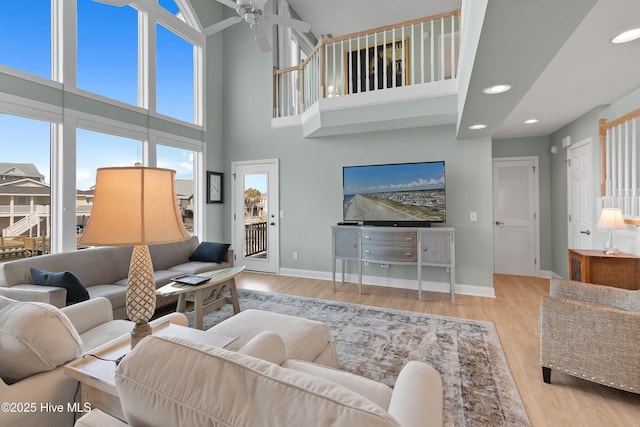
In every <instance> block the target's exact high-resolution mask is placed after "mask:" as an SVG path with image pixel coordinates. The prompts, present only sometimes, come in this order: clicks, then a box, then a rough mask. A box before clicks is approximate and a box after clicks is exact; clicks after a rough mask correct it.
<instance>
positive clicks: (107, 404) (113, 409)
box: [64, 322, 238, 421]
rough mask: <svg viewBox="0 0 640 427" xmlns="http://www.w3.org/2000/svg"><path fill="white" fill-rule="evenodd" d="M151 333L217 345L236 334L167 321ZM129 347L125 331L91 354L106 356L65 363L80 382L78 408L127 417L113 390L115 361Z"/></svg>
mask: <svg viewBox="0 0 640 427" xmlns="http://www.w3.org/2000/svg"><path fill="white" fill-rule="evenodd" d="M153 335H156V336H165V337H182V338H186V339H189V340H192V341H197V342H201V343H205V344H209V345H213V346H216V347H226V346H227V345H229V344H230V343H232V342H233V341H235V340H236V339H237V338H238V337H228V336H225V335H219V334H215V333H211V332H205V331H200V330H198V329H193V328H187V327H184V326H180V325H174V324H172V323H169V322H165V323H162V324H160V325H158V326H157V327H155V328H153ZM129 351H131V336H130V334H126V335H123V336H122V337H121V338H120V339H117V340H115V341H112V342H110V343H107V344H105V345H104V346H102V347H99V348H97V349H96V350H94V351H92V353H91V354H92V355H95V356H98V357H100V358H102V359H106V360H101V359H96V358H95V357H92V356H86V357H83V358H80V359H77V360H74V361H73V362H71V363H68V364H67V365H65V367H64V373H65V375H68V376H70V377H72V378H75V379H76V380H78V381H79V382H80V386H81V392H80V396H81V408H83V409H84V408H91V409H100V410H101V411H103V412H105V413H107V414H109V415H111V416H114V417H116V418H118V419H120V420H122V421H126V420H125V416H124V412H123V410H122V405H121V404H120V398H119V397H118V392H117V390H116V381H115V379H116V364H115V362H114V361H115V359H117V358H119V357H121V356H123V355H125V354H127V353H128V352H129Z"/></svg>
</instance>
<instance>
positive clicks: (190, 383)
mask: <svg viewBox="0 0 640 427" xmlns="http://www.w3.org/2000/svg"><path fill="white" fill-rule="evenodd" d="M243 353H245V354H243ZM158 354H162V355H163V357H157V356H158ZM254 356H257V357H254ZM284 358H285V346H284V343H283V341H282V339H280V337H279V336H278V335H277V334H275V333H273V332H263V333H261V334H259V335H258V336H256V337H254V339H253V340H251V341H249V342H248V343H247V344H246V345H245V346H244V347H243V348H242V349H241V350H240V352H234V351H230V350H225V349H221V348H215V347H212V346H208V345H206V344H201V343H195V342H192V341H188V340H185V339H181V338H165V337H154V336H151V337H147V338H145V339H144V340H143V341H141V342H140V343H139V344H138V345H137V346H136V348H135V349H134V350H133V351H132V352H131V353H129V354H128V355H127V356H126V357H125V358H124V359H123V361H122V362H121V363H120V365H119V366H118V368H117V369H116V387H117V389H118V394H119V396H120V399H121V403H122V407H123V410H124V414H125V417H126V419H127V422H128V423H129V425H132V426H136V427H143V426H153V427H164V426H166V427H175V426H178V425H182V426H225V427H227V426H234V427H244V426H246V427H260V426H269V427H292V426H329V425H331V426H333V427H340V426H345V427H354V426H367V427H377V426H396V427H397V426H404V427H410V426H416V427H417V426H420V427H431V426H442V400H443V397H442V382H441V378H440V375H439V374H438V372H437V371H436V370H435V369H434V368H432V367H431V366H429V365H426V364H424V363H421V362H416V361H411V362H409V363H408V364H407V365H406V366H405V367H404V368H403V370H402V371H401V372H400V375H399V376H398V379H397V382H396V384H395V387H394V388H393V389H391V388H390V387H388V386H386V385H384V384H380V383H376V382H375V381H371V380H368V379H366V378H363V377H359V376H356V375H353V374H350V373H347V372H344V371H339V370H336V369H332V368H327V367H324V366H320V365H316V364H313V363H310V362H302V361H296V360H284ZM265 359H266V360H265ZM125 425H127V424H125V423H123V422H121V421H119V420H117V419H115V418H112V417H111V416H109V415H106V414H104V413H102V412H100V411H99V410H94V411H91V412H89V413H88V414H87V415H85V416H83V417H82V418H80V419H79V420H78V421H77V422H76V426H78V427H81V426H82V427H96V426H113V427H121V426H125Z"/></svg>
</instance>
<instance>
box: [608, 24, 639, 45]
mask: <svg viewBox="0 0 640 427" xmlns="http://www.w3.org/2000/svg"><path fill="white" fill-rule="evenodd" d="M636 39H640V28H634V29H632V30H628V31H625V32H622V33H620V34H618V35H617V36H615V37H614V38H613V39H611V43H614V44H620V43H628V42H630V41H633V40H636Z"/></svg>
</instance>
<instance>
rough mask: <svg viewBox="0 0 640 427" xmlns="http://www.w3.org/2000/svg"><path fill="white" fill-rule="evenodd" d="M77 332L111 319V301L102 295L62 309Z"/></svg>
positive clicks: (82, 331) (85, 330)
mask: <svg viewBox="0 0 640 427" xmlns="http://www.w3.org/2000/svg"><path fill="white" fill-rule="evenodd" d="M62 312H63V313H64V314H66V315H67V317H68V318H69V320H71V323H73V326H74V327H75V328H76V330H77V331H78V333H79V334H82V333H84V332H87V331H88V330H89V329H92V328H95V327H96V326H98V325H102V324H103V323H107V322H110V321H111V320H113V308H112V307H111V301H109V300H108V299H107V298H104V297H97V298H91V299H89V300H86V301H82V302H79V303H77V304H73V305H69V306H67V307H64V308H63V309H62Z"/></svg>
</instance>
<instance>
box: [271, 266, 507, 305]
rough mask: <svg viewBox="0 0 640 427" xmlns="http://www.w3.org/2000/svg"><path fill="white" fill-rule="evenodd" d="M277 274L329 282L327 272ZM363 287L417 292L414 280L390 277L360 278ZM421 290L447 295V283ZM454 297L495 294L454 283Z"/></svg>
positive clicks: (430, 284) (353, 277)
mask: <svg viewBox="0 0 640 427" xmlns="http://www.w3.org/2000/svg"><path fill="white" fill-rule="evenodd" d="M279 274H280V275H281V276H288V277H301V278H305V279H318V280H328V281H331V272H328V271H315V270H300V269H296V268H280V272H279ZM340 280H342V276H341V274H339V273H336V282H337V283H339V282H338V281H340ZM345 281H346V282H349V283H358V275H357V274H347V275H346V276H345ZM362 284H363V285H372V286H384V287H387V288H398V289H413V290H416V291H417V290H418V286H417V284H416V281H415V280H409V279H394V278H391V277H379V276H367V275H363V276H362ZM422 290H423V291H427V292H442V293H449V283H445V282H430V281H427V280H423V281H422ZM456 295H471V296H476V297H487V298H495V297H496V294H495V291H494V289H493V286H492V287H487V286H479V285H467V284H460V283H456Z"/></svg>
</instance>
